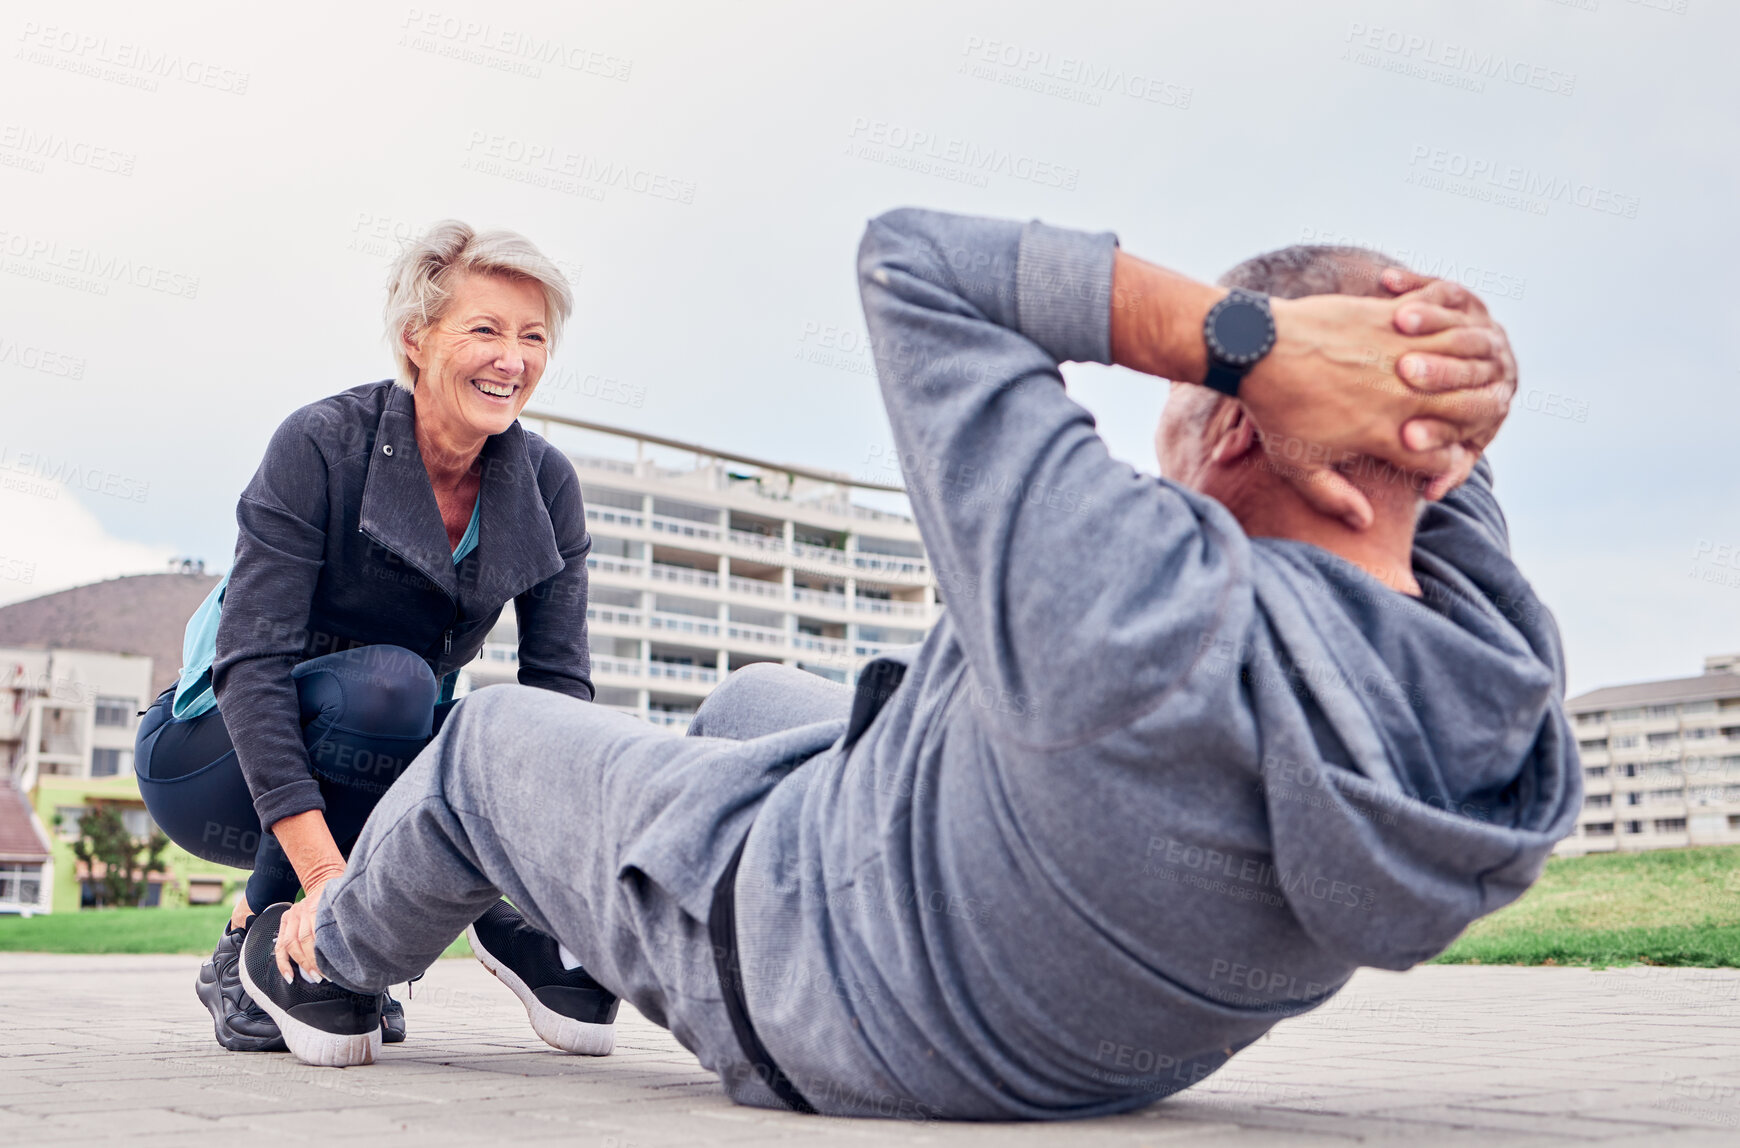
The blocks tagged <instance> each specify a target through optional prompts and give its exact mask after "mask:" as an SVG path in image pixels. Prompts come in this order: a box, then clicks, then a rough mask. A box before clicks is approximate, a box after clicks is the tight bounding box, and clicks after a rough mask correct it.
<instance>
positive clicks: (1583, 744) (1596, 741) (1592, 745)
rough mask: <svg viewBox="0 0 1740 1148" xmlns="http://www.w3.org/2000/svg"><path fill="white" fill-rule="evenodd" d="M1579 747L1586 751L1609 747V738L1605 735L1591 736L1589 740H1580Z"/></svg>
mask: <svg viewBox="0 0 1740 1148" xmlns="http://www.w3.org/2000/svg"><path fill="white" fill-rule="evenodd" d="M1577 748H1578V749H1580V750H1582V751H1583V752H1584V753H1590V752H1592V751H1600V750H1604V749H1606V748H1607V739H1606V738H1604V737H1597V738H1591V739H1590V740H1589V741H1580V742H1578V743H1577Z"/></svg>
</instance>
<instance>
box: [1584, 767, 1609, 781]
mask: <svg viewBox="0 0 1740 1148" xmlns="http://www.w3.org/2000/svg"><path fill="white" fill-rule="evenodd" d="M1583 773H1584V775H1585V776H1587V777H1591V778H1601V777H1606V776H1607V767H1606V766H1605V765H1591V766H1589V767H1588V768H1587V769H1585V770H1584V771H1583Z"/></svg>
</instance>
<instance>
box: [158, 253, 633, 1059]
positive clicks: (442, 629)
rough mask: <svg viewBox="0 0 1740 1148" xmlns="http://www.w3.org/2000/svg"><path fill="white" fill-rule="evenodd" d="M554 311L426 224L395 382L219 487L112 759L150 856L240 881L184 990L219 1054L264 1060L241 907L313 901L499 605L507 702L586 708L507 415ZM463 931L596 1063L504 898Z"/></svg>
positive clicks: (396, 339)
mask: <svg viewBox="0 0 1740 1148" xmlns="http://www.w3.org/2000/svg"><path fill="white" fill-rule="evenodd" d="M571 306H572V296H571V294H570V292H569V288H568V284H567V282H566V281H565V280H564V279H563V277H562V275H561V273H560V272H559V271H558V270H557V269H556V267H555V265H554V264H552V263H551V262H550V260H548V259H547V258H545V257H544V256H543V255H542V254H541V253H540V252H539V251H538V250H537V248H535V247H534V246H532V244H531V243H530V242H528V241H527V240H526V239H524V238H523V237H521V236H519V235H516V234H514V233H513V232H508V231H490V232H482V233H479V232H474V231H473V230H472V229H471V228H470V227H467V226H466V225H465V224H463V223H459V222H456V221H451V220H449V221H446V222H443V223H439V224H436V225H435V226H434V227H433V228H432V229H431V230H430V231H429V232H428V233H427V234H426V235H424V236H423V237H422V238H421V239H420V240H418V241H417V242H416V243H415V244H413V245H412V246H410V247H409V248H408V249H407V250H406V251H405V252H404V253H402V254H401V255H400V257H399V258H398V260H397V261H396V263H395V264H394V266H393V269H392V273H391V275H390V277H389V281H388V289H387V304H386V326H387V338H388V341H389V342H390V344H391V345H392V348H393V352H394V355H395V358H396V359H397V362H398V378H397V379H396V380H386V381H382V382H378V383H370V384H367V385H364V386H360V387H353V388H352V389H350V390H348V391H344V392H341V393H339V394H336V395H333V396H331V397H329V398H325V399H321V400H320V401H318V402H315V403H311V404H309V405H308V406H305V407H303V408H301V409H300V410H298V411H296V412H295V413H293V414H292V415H291V416H290V417H289V418H287V419H285V420H284V422H283V424H282V425H281V426H279V428H278V430H277V431H276V433H274V434H273V436H272V440H271V443H270V445H269V446H268V447H267V448H266V454H265V458H264V459H263V460H262V462H261V463H260V468H259V470H258V471H257V472H256V473H255V475H254V478H253V481H252V482H250V483H249V484H248V487H247V489H246V490H244V491H243V492H242V496H241V500H240V502H239V503H238V504H237V507H236V522H237V526H238V528H239V533H238V537H237V542H236V554H235V561H234V563H233V565H232V566H231V569H230V573H229V575H228V577H227V578H226V579H225V580H224V582H222V583H220V584H219V585H218V586H217V587H216V588H215V589H214V590H213V592H212V594H211V596H210V597H209V598H208V599H207V600H206V602H205V604H204V605H202V606H201V607H200V609H199V611H198V612H196V613H195V615H194V617H193V619H192V620H191V621H190V623H189V625H188V631H187V638H186V643H185V648H184V665H183V668H182V672H181V677H180V680H179V681H178V682H177V683H176V685H175V686H174V687H173V688H172V689H170V690H166V691H165V692H164V693H163V695H162V696H160V697H159V698H158V699H157V700H156V701H155V702H154V703H153V705H152V706H151V708H150V709H149V710H148V711H147V712H146V715H145V717H144V719H143V720H142V721H141V723H140V726H139V735H138V752H137V753H136V755H135V761H136V763H137V764H136V768H137V771H138V774H139V788H140V791H141V793H142V794H143V795H144V798H145V804H146V806H147V807H148V808H149V809H150V811H151V814H152V816H153V817H154V818H155V819H156V821H157V823H158V824H159V825H160V826H161V827H162V828H163V830H164V832H165V833H167V834H168V835H169V837H170V838H171V839H172V840H174V841H175V843H176V844H178V845H180V846H181V847H182V848H184V849H186V850H188V851H189V852H190V853H193V854H194V855H196V856H198V857H202V858H205V859H206V860H209V861H215V862H219V863H222V864H227V865H234V866H237V867H239V868H244V869H251V870H252V874H251V876H250V877H249V878H248V883H247V888H246V891H245V892H244V893H243V895H242V896H241V898H240V899H239V900H238V901H237V902H236V906H235V911H234V913H232V914H231V917H230V921H229V924H228V926H227V927H226V928H225V930H224V935H223V937H222V938H221V939H220V940H219V941H218V944H217V948H216V951H215V952H214V953H213V955H212V959H211V961H209V962H208V963H206V964H205V965H204V966H203V967H202V968H201V970H200V976H199V980H198V982H197V988H198V992H199V997H200V1000H201V1001H202V1002H204V1003H205V1005H206V1007H207V1008H208V1009H209V1010H210V1012H211V1014H212V1022H213V1026H214V1029H215V1031H216V1035H217V1039H218V1043H220V1044H221V1045H223V1046H224V1047H225V1048H228V1049H231V1050H234V1051H260V1050H271V1049H281V1048H283V1047H284V1044H283V1040H282V1037H281V1035H280V1033H279V1031H278V1027H277V1025H276V1024H275V1023H274V1022H273V1021H272V1019H271V1018H270V1017H268V1016H267V1015H266V1014H265V1013H264V1012H263V1011H262V1010H261V1009H259V1007H258V1006H257V1005H255V1004H254V1002H253V1001H252V1000H250V999H249V998H248V995H247V993H246V991H245V990H244V989H243V987H242V985H241V981H240V977H239V975H238V972H237V963H236V960H237V954H238V953H239V952H240V950H241V942H242V939H243V937H244V936H245V935H246V932H247V928H248V925H249V922H250V921H251V920H252V918H253V914H254V912H255V910H256V909H260V908H264V907H265V906H267V905H271V904H273V903H274V902H278V901H290V900H293V899H294V898H295V896H296V892H297V890H298V889H299V888H300V889H302V890H304V891H305V894H306V897H307V899H308V900H309V901H310V902H316V901H317V900H318V898H319V897H320V895H321V890H322V889H323V888H324V887H325V885H326V883H327V882H328V881H330V880H331V879H332V878H333V877H336V876H337V875H338V874H340V873H342V872H343V871H344V867H345V861H346V858H347V856H348V854H349V850H350V847H351V845H352V843H354V842H355V840H356V837H357V835H358V833H360V832H361V831H362V827H363V822H364V821H365V820H366V819H367V818H368V815H369V813H370V811H371V810H372V809H373V808H374V807H375V805H376V803H377V802H378V801H379V800H380V798H381V795H382V794H384V793H385V792H386V791H387V789H388V788H389V787H390V786H391V785H392V784H393V782H394V781H395V780H396V779H397V777H398V776H399V774H400V773H401V772H402V771H403V770H404V769H405V768H406V767H407V766H408V765H409V764H410V762H411V760H412V759H413V758H414V757H415V756H416V755H417V753H418V752H419V751H420V750H421V749H422V748H423V746H424V745H425V744H426V743H427V742H428V741H429V739H430V738H431V737H432V736H433V734H434V732H435V731H436V730H438V729H439V728H440V726H441V723H442V721H443V719H444V718H445V717H446V715H447V712H448V711H449V710H450V709H451V708H452V706H453V705H454V704H456V703H455V702H454V701H453V700H452V697H453V689H454V682H455V679H456V678H457V676H458V671H459V669H460V667H462V666H464V665H465V664H466V663H467V662H469V661H470V660H471V659H473V658H474V657H476V656H477V652H478V650H479V648H480V647H481V646H482V645H483V642H484V639H485V637H486V636H487V635H488V633H489V631H490V627H491V626H493V625H494V624H495V621H496V618H497V617H498V616H499V615H500V613H501V610H502V607H503V606H504V605H505V604H506V603H507V602H509V601H510V600H511V601H512V602H513V604H514V611H515V614H516V615H517V618H518V622H519V636H520V637H519V680H520V682H521V684H522V685H528V686H539V687H542V688H544V689H549V690H554V691H556V692H558V693H562V694H567V695H569V696H572V697H575V698H579V699H582V700H586V701H590V700H591V698H592V692H593V691H592V681H591V678H590V665H589V658H588V654H587V643H586V555H587V552H588V550H589V549H590V548H591V538H590V536H589V535H588V534H587V532H586V522H585V511H584V508H583V506H582V503H581V497H580V485H579V480H578V479H577V478H576V477H575V474H574V468H573V466H572V465H571V464H570V463H569V462H568V460H567V459H566V458H564V457H563V455H562V454H561V452H560V451H557V450H555V449H554V448H552V447H551V446H549V444H548V443H546V442H545V441H544V440H543V439H542V438H540V437H539V436H537V435H535V434H532V433H531V432H530V431H527V430H525V429H524V428H523V427H521V426H520V425H519V423H518V421H517V419H518V417H519V414H520V411H521V410H522V409H524V407H525V405H526V401H527V400H528V399H529V398H531V395H532V392H533V391H534V390H535V389H536V388H537V385H538V379H539V378H540V376H542V374H543V372H544V366H545V363H546V361H547V358H548V355H549V353H550V350H551V348H552V347H553V346H554V344H555V342H556V338H557V336H558V335H559V334H560V331H561V328H562V325H563V323H564V322H565V321H566V319H567V317H568V313H569V310H570V309H571ZM504 765H511V763H504ZM427 877H428V881H429V884H430V887H431V889H432V890H433V892H432V896H435V897H439V896H440V895H441V894H440V875H439V874H429V875H427ZM473 938H474V941H475V942H476V944H475V946H474V947H476V948H477V950H478V955H479V957H480V958H481V959H482V960H483V961H484V963H485V964H486V965H488V966H489V967H490V968H491V971H493V972H495V973H496V974H497V976H499V977H500V978H501V979H502V980H503V982H504V983H506V984H508V986H509V987H510V988H512V989H513V990H514V991H515V992H516V994H517V995H519V996H520V998H521V1000H522V1001H523V1002H524V1003H525V1004H526V1006H527V1010H528V1012H529V1013H530V1014H531V1016H532V1020H533V1026H534V1028H536V1029H537V1030H538V1032H539V1034H540V1035H542V1036H544V1038H545V1039H546V1040H550V1041H551V1043H554V1044H557V1046H558V1047H564V1048H566V1049H567V1050H568V1051H573V1052H591V1053H604V1052H608V1051H609V1050H610V1046H611V1043H612V1032H613V1030H612V1029H611V1027H610V1026H611V1022H612V1021H613V1020H614V1018H615V1009H616V1003H615V998H614V997H611V996H610V994H608V993H607V992H605V991H604V990H603V989H602V988H600V987H598V985H597V983H596V982H595V981H592V979H591V978H590V977H589V976H587V975H586V972H585V970H584V969H582V968H579V967H578V962H577V961H573V960H572V959H570V958H567V955H566V953H565V952H563V951H561V950H560V949H559V947H558V946H557V945H556V942H555V941H553V940H551V939H549V938H548V937H547V936H544V935H543V934H541V933H539V932H537V931H536V930H534V929H532V928H531V927H530V926H529V925H527V924H526V923H525V922H524V921H523V920H522V919H521V918H520V917H519V916H518V914H517V913H516V912H515V911H514V910H513V909H512V908H511V906H509V905H508V904H507V903H506V902H502V903H501V904H499V905H497V906H496V907H495V908H493V909H492V910H491V911H490V912H489V913H487V914H485V916H484V918H482V919H480V920H479V922H478V925H477V926H476V927H475V929H474V931H473ZM381 1003H382V1005H383V1019H382V1027H383V1028H384V1029H385V1032H384V1033H383V1034H381V1037H380V1039H386V1040H395V1039H398V1040H402V1039H404V1011H403V1009H402V1007H399V1005H398V1002H396V1001H392V1000H391V999H390V998H389V999H388V1000H387V1001H384V1002H381Z"/></svg>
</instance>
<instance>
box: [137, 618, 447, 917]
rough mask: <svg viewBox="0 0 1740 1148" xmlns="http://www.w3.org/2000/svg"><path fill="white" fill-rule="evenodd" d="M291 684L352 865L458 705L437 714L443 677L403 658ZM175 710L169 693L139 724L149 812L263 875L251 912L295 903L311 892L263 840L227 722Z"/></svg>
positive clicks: (370, 653) (395, 653)
mask: <svg viewBox="0 0 1740 1148" xmlns="http://www.w3.org/2000/svg"><path fill="white" fill-rule="evenodd" d="M290 676H291V677H292V678H293V679H295V682H296V693H297V697H298V698H299V699H300V700H301V703H302V736H303V740H304V742H305V743H306V744H307V746H308V756H309V760H310V761H311V762H312V764H313V767H314V778H315V780H316V781H318V782H319V783H320V795H321V797H322V798H323V799H324V800H325V802H326V824H327V827H328V828H329V829H331V831H332V836H333V839H334V840H335V841H336V842H338V847H339V851H340V852H342V853H343V854H344V855H345V856H346V857H348V856H350V847H351V845H352V844H354V843H355V841H356V838H357V834H359V833H361V832H362V827H363V822H364V821H367V820H368V816H369V813H370V812H371V811H372V810H373V809H374V807H375V804H376V802H378V801H380V799H381V795H382V794H384V793H385V792H386V791H387V789H388V788H389V787H390V786H391V785H392V784H393V782H394V781H396V780H398V777H399V774H401V773H403V772H404V770H405V767H406V766H408V765H410V764H411V760H412V759H413V758H415V757H416V756H417V754H418V753H419V752H420V751H421V750H422V748H423V747H424V746H425V745H427V744H429V740H430V739H431V738H432V737H434V736H435V734H436V733H437V732H438V731H439V730H440V728H441V723H442V722H443V721H445V720H446V718H447V714H448V711H449V710H451V709H452V708H453V706H454V705H456V704H457V703H455V702H444V703H442V704H440V705H437V704H436V703H435V698H436V696H437V692H438V685H437V683H436V681H435V675H434V674H433V673H432V672H431V671H430V669H429V665H428V663H427V662H425V661H423V659H422V658H420V657H418V656H417V655H416V654H413V653H412V652H411V651H409V650H407V649H405V648H403V647H402V646H362V647H359V648H358V649H354V650H344V651H341V652H339V653H335V654H325V655H322V656H321V657H318V658H310V659H309V660H308V661H306V662H302V663H301V664H299V665H298V666H297V667H296V668H295V669H294V670H292V671H291V674H290ZM174 699H175V690H174V689H173V688H171V689H168V690H165V691H164V692H163V693H162V694H161V695H159V696H158V698H157V700H156V701H155V702H153V703H152V704H151V708H150V709H148V710H146V711H145V716H144V718H143V719H142V720H141V721H140V722H139V734H138V742H137V749H136V752H135V754H134V756H133V763H134V765H133V768H134V770H135V771H136V772H137V773H138V775H139V792H140V794H141V795H142V796H143V797H144V798H145V807H146V808H147V809H149V810H150V811H151V816H152V818H153V819H155V820H156V822H157V824H158V825H159V826H161V827H162V829H163V832H164V833H166V834H168V836H169V839H170V840H171V841H173V842H175V843H176V844H177V845H179V846H181V847H182V848H183V849H185V850H187V851H188V852H189V853H192V854H193V855H194V856H195V857H200V858H203V859H204V860H206V861H213V862H216V863H218V864H220V865H233V866H235V867H236V868H238V869H252V870H253V876H251V877H249V878H248V905H249V906H250V907H251V908H253V909H254V910H255V911H256V912H257V911H259V910H260V909H263V908H265V907H266V906H267V905H271V904H275V903H276V902H279V901H289V900H292V899H294V898H295V896H296V890H297V889H299V888H301V885H302V882H301V880H300V879H299V878H298V877H297V876H296V870H295V869H294V868H292V867H291V865H290V861H289V859H288V858H287V857H285V856H284V850H283V848H282V847H281V846H280V845H279V844H278V838H277V837H275V836H274V835H273V834H271V833H269V832H264V831H262V830H261V827H260V819H259V816H258V815H257V814H256V813H255V812H254V801H253V797H252V795H251V794H250V793H249V792H248V783H247V781H246V780H245V779H244V778H243V777H242V769H241V765H240V764H239V763H238V762H237V761H236V751H235V747H234V746H233V745H231V744H230V735H229V731H228V730H227V729H225V728H224V719H223V715H222V714H220V713H219V712H218V711H217V710H216V709H210V710H207V711H206V712H205V713H203V714H200V715H199V716H198V717H194V718H187V719H185V720H176V719H175V718H173V717H171V716H170V712H169V710H170V706H171V705H172V704H173V702H174Z"/></svg>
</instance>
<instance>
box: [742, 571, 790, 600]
mask: <svg viewBox="0 0 1740 1148" xmlns="http://www.w3.org/2000/svg"><path fill="white" fill-rule="evenodd" d="M731 592H732V593H733V594H753V595H754V596H756V597H757V598H778V599H780V600H781V601H784V600H785V583H784V582H766V581H763V580H762V579H760V578H739V577H737V576H736V575H732V576H731Z"/></svg>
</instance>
